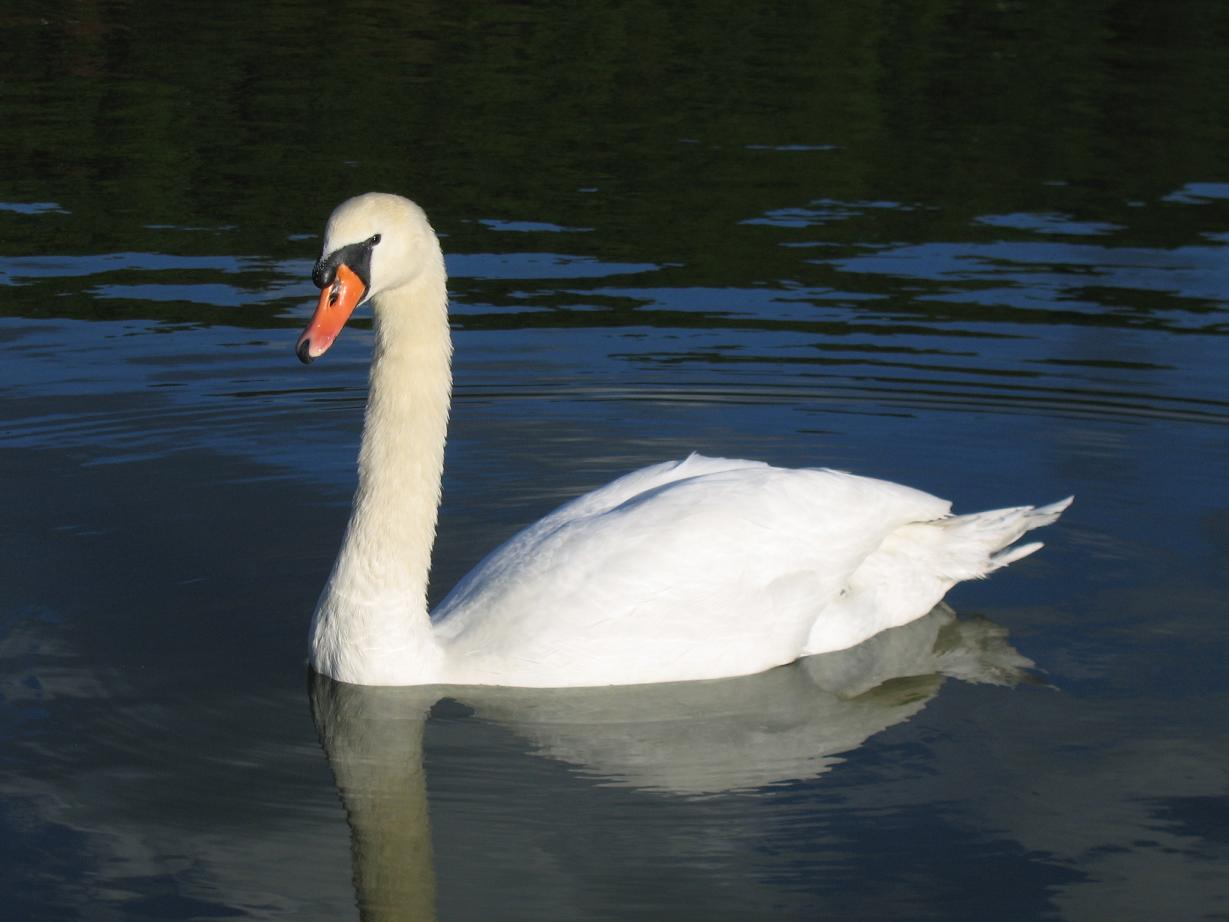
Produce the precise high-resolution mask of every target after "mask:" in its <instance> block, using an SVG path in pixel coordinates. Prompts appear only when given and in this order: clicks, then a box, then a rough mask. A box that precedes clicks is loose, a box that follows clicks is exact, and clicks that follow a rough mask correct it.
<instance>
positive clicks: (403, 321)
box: [297, 193, 1070, 687]
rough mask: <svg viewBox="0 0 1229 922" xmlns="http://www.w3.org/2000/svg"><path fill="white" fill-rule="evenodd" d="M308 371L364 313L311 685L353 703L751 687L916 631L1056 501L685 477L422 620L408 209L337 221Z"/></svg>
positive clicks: (417, 309)
mask: <svg viewBox="0 0 1229 922" xmlns="http://www.w3.org/2000/svg"><path fill="white" fill-rule="evenodd" d="M313 279H314V281H315V282H316V284H317V286H319V287H320V288H321V289H322V291H321V294H320V301H319V304H318V305H317V307H316V312H315V314H314V316H313V317H312V320H311V323H310V324H309V325H308V327H307V329H306V330H305V331H304V332H303V335H302V336H301V337H300V338H299V341H298V346H297V352H298V355H299V358H300V359H302V360H303V361H304V362H311V361H313V360H314V359H316V358H319V357H320V356H321V355H322V354H323V353H324V352H325V350H327V349H328V348H329V346H330V345H332V342H333V340H334V339H335V338H336V336H337V334H338V333H339V332H340V331H341V327H342V325H343V324H344V323H345V322H346V319H347V318H348V317H349V315H350V313H351V311H353V309H354V308H355V307H356V306H357V305H358V304H360V303H362V302H364V301H366V300H368V299H370V300H372V302H373V306H374V312H375V349H374V355H373V357H372V363H371V381H370V391H369V394H368V398H367V411H366V419H365V422H364V427H363V441H362V449H361V451H360V453H359V462H358V489H357V491H356V493H355V496H354V505H353V508H352V510H351V514H350V522H349V524H348V526H347V527H346V533H345V537H344V539H343V541H342V546H341V551H340V553H339V554H338V557H337V562H336V563H335V564H334V566H333V572H332V574H331V575H330V577H329V580H328V583H327V585H326V586H325V588H324V591H323V593H322V594H321V596H320V601H319V602H318V604H317V606H316V611H315V615H314V617H313V619H312V626H311V640H310V658H311V665H312V666H313V667H314V668H315V669H316V670H317V671H318V672H320V673H323V674H324V675H327V676H330V677H332V678H334V679H337V680H339V681H343V682H351V683H357V684H362V685H435V684H456V685H514V686H533V687H566V686H592V685H631V684H640V683H648V682H672V681H683V680H691V679H712V678H720V677H724V676H735V675H746V674H750V673H755V672H760V671H762V670H765V669H769V668H771V667H773V666H779V665H781V664H783V663H789V662H792V661H793V660H796V659H798V658H799V657H801V656H806V655H809V654H813V653H823V652H827V651H831V650H839V649H844V648H846V647H851V646H853V645H855V644H857V643H859V642H860V641H862V640H865V639H866V638H868V637H870V636H872V635H874V634H877V633H878V632H879V631H882V630H884V629H886V628H889V627H894V626H896V625H900V624H904V623H906V622H908V621H912V620H913V619H915V618H919V617H921V616H922V615H925V614H926V613H927V612H928V611H930V609H931V608H932V607H933V606H934V605H935V603H937V602H938V601H939V600H940V598H942V596H943V595H944V593H946V591H947V590H948V589H949V588H950V587H951V586H952V585H953V584H954V583H956V582H958V581H960V580H965V579H971V578H975V577H980V576H985V575H986V574H988V573H990V572H991V571H993V570H996V569H998V568H999V567H1002V566H1005V565H1006V564H1008V563H1011V562H1012V561H1014V560H1018V559H1019V558H1021V557H1024V556H1025V555H1027V554H1030V553H1032V552H1033V551H1035V550H1037V549H1038V548H1039V547H1041V545H1040V544H1025V545H1015V546H1012V545H1013V544H1014V542H1015V541H1016V540H1017V539H1019V538H1020V537H1021V536H1022V535H1023V534H1024V533H1025V532H1027V531H1028V530H1029V529H1032V528H1036V527H1038V526H1041V525H1047V524H1049V523H1051V522H1053V521H1054V520H1055V519H1056V518H1057V517H1058V515H1059V514H1060V513H1061V512H1062V511H1063V509H1065V508H1066V507H1067V505H1068V504H1069V503H1070V499H1067V500H1064V501H1062V502H1059V503H1055V504H1053V505H1050V506H1045V507H1041V508H1034V507H1031V506H1025V507H1019V508H1015V509H1005V510H998V511H994V512H983V513H978V514H975V515H965V516H951V515H950V514H949V512H950V505H949V503H947V502H946V501H944V500H941V499H938V498H937V497H934V496H931V495H929V494H927V493H923V492H920V491H918V490H914V489H911V488H909V487H904V486H900V485H898V484H894V483H887V482H885V481H880V480H871V479H868V478H864V477H856V476H853V475H851V474H845V473H840V472H837V471H830V470H819V469H802V470H786V469H781V468H774V467H770V466H768V465H766V464H763V463H760V462H756V461H736V460H726V459H722V458H705V457H701V456H699V455H692V456H691V457H689V458H686V459H685V460H683V461H674V462H668V463H665V464H658V465H655V466H653V467H647V468H644V469H642V470H639V471H635V472H633V473H631V474H627V475H626V476H624V477H621V478H619V479H618V480H615V481H614V482H613V483H610V484H608V485H607V486H605V487H602V488H600V489H598V490H594V491H593V492H592V493H588V494H585V495H584V496H581V497H579V498H577V499H575V500H573V501H571V502H569V503H567V504H566V505H564V506H562V507H561V508H559V509H557V510H556V511H555V512H553V513H551V514H550V515H548V516H547V517H546V518H544V519H542V520H541V521H540V522H538V523H537V524H535V525H532V526H530V527H529V528H527V529H525V530H524V531H522V532H521V533H520V534H518V535H516V536H515V537H513V538H512V539H511V540H510V541H508V542H507V543H505V544H504V545H503V546H502V547H500V548H498V549H497V550H495V551H494V552H493V553H491V554H490V555H489V556H488V557H487V558H486V559H485V560H483V561H482V562H481V563H480V564H479V565H478V566H477V567H476V568H475V569H474V570H473V571H472V572H471V573H470V574H469V575H468V576H466V577H465V578H464V579H463V580H462V581H461V582H460V583H459V584H458V585H457V587H456V588H455V589H453V591H452V592H451V593H449V595H448V596H447V598H445V599H444V600H443V602H441V603H440V605H439V606H438V608H437V609H436V611H435V612H434V613H433V614H431V615H428V613H427V605H426V597H427V573H428V570H429V568H430V562H431V547H432V544H433V543H434V540H435V525H436V511H437V507H438V504H439V498H440V479H441V476H442V473H443V463H444V439H445V436H446V429H447V422H448V408H449V400H450V391H451V385H452V375H451V370H450V358H451V354H452V341H451V337H450V336H449V331H448V304H447V302H448V296H447V290H446V284H445V281H446V280H445V272H444V257H443V254H442V252H441V250H440V245H439V240H438V238H437V237H436V236H435V233H434V232H433V231H432V229H431V225H430V224H429V223H428V221H427V218H426V215H425V214H424V213H423V212H422V210H421V209H420V208H419V207H418V206H417V205H415V204H414V203H413V202H411V201H409V200H408V199H405V198H402V197H400V196H397V195H388V194H382V193H369V194H367V195H361V196H358V197H356V198H352V199H350V200H348V201H346V202H343V203H342V204H341V205H340V206H338V208H337V209H336V210H335V211H334V212H333V214H332V215H331V216H330V218H329V221H328V226H327V227H326V229H325V235H324V250H323V255H322V256H321V259H320V261H319V262H318V263H317V264H316V268H315V271H314V273H313Z"/></svg>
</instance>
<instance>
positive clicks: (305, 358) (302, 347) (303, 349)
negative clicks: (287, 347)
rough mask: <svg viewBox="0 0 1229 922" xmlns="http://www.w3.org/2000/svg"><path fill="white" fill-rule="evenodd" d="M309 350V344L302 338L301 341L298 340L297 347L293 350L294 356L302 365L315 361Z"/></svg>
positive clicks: (310, 345) (310, 346)
mask: <svg viewBox="0 0 1229 922" xmlns="http://www.w3.org/2000/svg"><path fill="white" fill-rule="evenodd" d="M311 348H312V344H311V342H310V341H309V340H308V339H307V338H306V337H304V338H303V339H301V340H299V345H298V347H297V348H296V349H295V350H294V354H295V355H297V356H298V357H299V361H300V362H302V363H303V364H304V365H310V364H311V363H312V362H314V361H316V358H315V356H313V355H312V354H311Z"/></svg>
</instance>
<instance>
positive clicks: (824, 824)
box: [0, 0, 1229, 920]
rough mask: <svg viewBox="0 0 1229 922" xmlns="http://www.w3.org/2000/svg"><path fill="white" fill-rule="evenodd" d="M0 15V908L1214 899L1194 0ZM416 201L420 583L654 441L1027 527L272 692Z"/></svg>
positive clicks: (1205, 355) (672, 912)
mask: <svg viewBox="0 0 1229 922" xmlns="http://www.w3.org/2000/svg"><path fill="white" fill-rule="evenodd" d="M53 7H54V8H53V9H49V10H43V9H42V8H29V9H22V10H15V9H14V10H11V11H9V12H6V13H4V14H3V22H4V25H5V30H6V39H7V41H6V61H5V64H4V65H3V67H4V70H5V76H4V78H3V80H2V81H0V105H2V107H3V108H2V109H0V111H3V113H4V121H5V131H4V132H3V133H2V134H0V158H2V162H3V170H2V171H0V343H2V344H3V359H2V362H0V385H2V387H0V477H2V481H3V483H4V486H5V488H6V489H5V498H4V501H3V504H2V511H0V587H2V588H0V694H2V700H0V765H2V766H3V771H2V773H0V792H2V799H0V903H2V904H3V905H4V906H5V907H6V908H5V910H4V914H5V917H6V918H12V919H21V920H77V919H81V920H112V919H155V920H181V919H209V918H238V919H296V920H300V919H302V920H315V919H321V920H323V919H330V920H332V919H356V918H363V919H371V920H376V919H379V920H386V919H404V920H409V919H414V920H419V919H433V918H439V919H445V920H447V919H526V920H546V919H559V920H580V919H697V920H712V919H777V918H780V919H794V918H820V917H824V918H831V917H836V918H851V919H902V920H904V919H931V918H933V919H961V920H963V919H967V920H984V919H1113V920H1122V919H1162V918H1164V919H1178V918H1181V919H1197V918H1209V919H1210V918H1229V834H1227V830H1229V793H1227V792H1229V784H1227V782H1229V778H1227V766H1229V731H1227V730H1226V728H1227V727H1229V669H1227V667H1226V663H1227V662H1229V627H1227V625H1229V611H1227V610H1226V609H1227V607H1229V606H1227V604H1226V599H1227V594H1226V588H1227V579H1226V572H1227V569H1229V568H1227V565H1229V485H1227V483H1226V470H1229V361H1227V360H1226V356H1225V346H1226V343H1229V338H1227V336H1229V107H1226V105H1225V100H1226V98H1229V66H1227V64H1226V58H1225V50H1224V49H1225V48H1226V47H1229V8H1226V7H1225V6H1224V5H1223V4H1219V3H1214V2H1176V3H1169V4H1165V5H1164V7H1163V8H1162V7H1160V6H1158V5H1156V4H1150V3H1144V2H1105V0H1094V2H1090V3H1081V4H1068V5H1055V4H1039V3H1032V2H1020V3H1015V2H1012V3H998V4H982V3H957V2H933V3H925V4H917V5H912V6H902V5H899V4H888V3H867V4H859V5H857V7H856V9H852V8H845V7H842V6H840V5H831V4H813V5H810V6H808V5H803V4H799V5H795V6H792V7H791V6H781V7H775V6H767V5H765V6H759V5H755V4H736V3H724V2H722V3H713V4H710V5H708V6H705V7H703V8H696V9H693V10H690V11H688V12H683V11H681V10H675V9H672V8H670V7H669V6H668V5H660V6H659V5H650V4H628V5H614V6H610V5H605V4H599V3H593V2H580V3H576V4H572V5H570V6H569V7H568V8H567V9H566V11H565V10H563V9H562V8H559V9H551V8H549V7H547V6H546V5H537V4H522V3H484V4H446V5H440V6H439V7H438V8H437V7H436V6H433V5H430V4H425V3H406V4H395V5H394V4H377V3H361V4H342V5H332V6H329V7H319V8H317V7H315V6H312V5H310V4H306V3H303V2H301V0H286V2H280V3H276V4H270V5H268V6H266V7H262V8H261V9H260V11H259V12H258V13H254V12H253V8H252V7H251V6H250V5H249V4H239V3H219V4H211V5H210V6H209V8H208V11H207V12H206V11H205V8H204V7H200V6H199V5H196V4H177V3H169V4H160V5H151V4H131V3H126V2H114V3H78V4H56V5H53ZM368 189H382V190H388V191H397V192H402V193H404V194H407V195H410V196H411V197H414V198H415V199H416V200H418V201H419V202H420V203H421V204H422V205H423V206H424V207H425V208H426V209H427V211H428V213H429V214H430V215H431V217H432V219H433V221H434V223H435V226H436V227H437V229H438V230H439V231H440V232H441V235H442V236H443V240H444V246H445V249H446V251H447V253H448V265H449V270H450V275H451V281H450V290H451V295H452V312H453V318H454V333H455V345H456V368H455V371H456V400H455V403H454V411H453V421H452V425H451V430H450V441H449V445H448V455H447V472H446V475H445V498H444V506H443V509H442V513H441V520H440V534H439V541H438V543H437V547H436V557H435V560H436V562H435V566H434V569H433V588H432V594H433V597H434V598H439V597H440V596H442V594H443V593H444V592H445V591H446V590H447V589H448V587H449V586H451V585H452V583H453V582H454V581H455V580H456V579H457V578H458V577H459V576H460V575H462V574H463V573H464V572H466V571H467V570H468V569H469V567H470V566H472V565H473V564H474V563H475V562H476V561H477V560H478V559H479V558H480V557H481V556H482V555H483V554H484V553H485V551H486V550H488V549H490V548H491V547H492V546H494V545H495V544H496V543H497V542H499V541H500V540H502V539H503V538H505V537H507V536H508V535H510V534H511V533H512V532H513V531H515V530H516V529H517V528H518V527H520V526H522V525H524V524H526V523H528V522H530V521H532V520H534V519H536V518H537V517H538V516H540V515H541V514H543V513H545V512H546V511H548V510H549V509H550V508H552V507H553V505H555V504H556V503H558V502H559V501H561V500H562V499H565V498H567V497H571V496H573V495H576V494H577V493H579V492H581V491H583V490H585V489H587V488H590V487H592V486H595V485H598V484H600V483H603V482H605V481H606V480H608V479H609V478H611V477H613V476H615V475H617V474H618V473H620V472H623V471H625V470H628V469H630V468H632V467H635V466H638V465H641V464H646V463H650V462H653V461H659V460H665V459H669V458H673V457H680V456H682V455H685V454H686V453H687V452H690V451H693V450H695V451H701V452H704V453H706V454H717V455H721V454H724V455H732V456H739V457H755V458H762V459H765V460H768V461H771V462H774V463H777V464H783V465H822V466H832V467H838V468H844V469H849V470H854V471H857V472H860V473H865V474H870V475H874V476H880V477H886V478H889V479H894V480H900V481H903V482H906V483H909V484H912V485H914V486H918V487H921V488H924V489H927V490H929V491H931V492H934V493H938V494H940V495H943V496H950V497H952V498H954V499H955V500H956V503H957V508H958V510H963V511H973V510H976V509H981V508H993V507H996V506H1002V505H1009V504H1016V503H1022V502H1042V501H1051V500H1055V499H1058V498H1060V497H1062V496H1065V495H1067V494H1070V493H1074V494H1076V496H1077V502H1076V505H1075V506H1073V507H1072V509H1071V510H1070V511H1069V512H1068V513H1067V514H1066V515H1065V516H1064V518H1063V519H1062V521H1061V522H1060V523H1059V524H1058V525H1056V526H1054V527H1052V528H1049V529H1047V530H1046V532H1045V534H1044V536H1043V537H1044V540H1045V541H1046V543H1047V547H1046V548H1045V550H1044V551H1042V552H1041V553H1040V554H1038V555H1036V556H1035V557H1032V558H1030V559H1029V560H1027V561H1024V562H1021V563H1019V564H1017V565H1015V566H1013V567H1011V568H1010V569H1009V570H1007V571H1005V572H1002V573H999V574H996V575H995V577H994V578H993V579H991V580H989V581H985V582H980V583H977V584H974V585H963V586H960V587H957V589H956V590H955V591H953V592H952V593H951V594H950V596H949V598H948V603H949V605H950V606H951V607H950V609H938V610H936V611H935V612H933V613H932V614H931V615H930V616H928V617H927V618H926V619H924V620H922V621H920V622H917V623H915V624H914V625H911V626H909V627H907V628H904V629H900V630H898V631H896V632H890V633H889V634H885V635H881V636H880V637H878V638H875V639H873V640H872V641H870V642H869V643H868V644H866V645H864V646H863V647H861V648H857V649H855V650H852V651H846V652H844V653H840V654H834V655H831V656H826V657H818V658H814V659H812V660H810V661H807V662H803V663H800V664H796V665H795V666H792V667H787V668H784V669H780V670H774V671H773V672H770V673H767V674H765V675H762V676H758V677H748V678H742V679H736V680H730V681H726V682H715V683H698V684H694V685H675V686H659V687H650V688H643V689H622V690H589V691H586V692H554V693H550V694H545V693H535V692H527V691H520V692H513V691H509V692H507V693H497V692H486V693H482V694H464V695H462V694H456V695H452V696H444V697H440V696H439V695H438V694H436V693H434V692H432V690H380V689H369V690H364V689H355V688H351V687H342V686H337V685H334V684H332V683H329V682H324V681H320V680H315V681H309V680H308V676H307V675H306V671H305V667H304V654H305V639H306V630H307V624H308V619H309V617H310V614H311V609H312V605H313V603H314V601H315V598H316V595H317V593H318V592H319V590H320V587H321V585H322V582H323V580H324V578H325V576H326V575H327V572H328V568H329V566H330V564H331V561H332V557H333V554H334V553H335V550H336V547H337V543H338V541H339V538H340V534H341V530H342V527H343V525H344V523H345V518H346V515H347V511H348V505H349V497H350V492H351V491H352V489H353V483H354V469H353V465H354V459H355V454H356V449H357V439H358V434H359V427H360V424H361V410H362V404H363V400H364V397H365V388H366V379H365V374H366V363H367V360H368V357H369V351H370V325H369V320H368V318H366V317H365V316H361V317H360V318H359V319H358V321H357V322H356V323H355V324H354V325H353V326H352V327H351V328H349V329H348V330H347V331H346V332H345V333H344V334H343V336H342V338H341V340H340V341H339V343H338V345H337V346H336V347H335V348H334V349H333V350H332V352H330V354H329V355H328V356H327V358H326V359H325V360H323V361H321V362H319V363H317V364H315V365H313V366H312V367H310V368H305V367H302V366H300V365H299V363H298V362H297V361H296V360H295V357H294V353H293V346H294V342H295V338H296V336H297V333H298V331H299V330H300V329H301V328H302V326H303V325H304V323H305V321H306V318H307V316H308V313H309V312H310V307H311V305H312V304H313V303H314V297H315V290H314V288H313V287H312V285H311V282H310V279H309V275H310V269H311V265H312V262H313V261H314V260H315V258H316V257H317V256H318V255H319V246H320V238H319V233H320V231H321V229H322V226H323V222H324V219H325V218H326V217H327V215H328V213H329V211H330V210H331V209H332V208H333V206H334V205H335V204H337V203H338V202H339V201H340V200H342V199H343V198H345V197H346V196H348V195H351V194H354V193H357V192H362V191H366V190H368Z"/></svg>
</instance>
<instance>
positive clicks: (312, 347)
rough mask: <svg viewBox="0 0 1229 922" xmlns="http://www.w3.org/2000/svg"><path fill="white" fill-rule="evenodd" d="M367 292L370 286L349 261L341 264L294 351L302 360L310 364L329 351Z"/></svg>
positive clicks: (322, 294)
mask: <svg viewBox="0 0 1229 922" xmlns="http://www.w3.org/2000/svg"><path fill="white" fill-rule="evenodd" d="M366 292H367V286H366V285H364V284H363V280H362V279H360V278H359V277H358V275H357V274H356V273H355V272H354V270H353V269H351V268H350V267H349V266H347V265H346V264H345V263H342V264H341V265H339V266H338V267H337V275H336V277H335V278H334V279H333V284H331V285H327V286H325V288H324V290H323V291H321V292H320V301H319V302H318V303H317V304H316V313H315V314H313V315H312V320H311V323H309V324H308V325H307V329H306V330H304V331H303V335H302V336H300V337H299V343H298V345H297V346H295V350H294V351H295V354H296V355H298V357H299V361H300V362H302V363H303V364H304V365H308V364H310V363H312V362H314V361H315V360H316V359H318V358H320V356H322V355H324V353H326V352H328V351H329V346H331V345H333V340H335V339H336V338H337V334H338V333H340V332H341V328H342V327H344V326H345V325H346V321H347V320H349V319H350V315H351V314H352V313H354V308H355V307H356V306H357V305H358V302H359V301H361V300H363V295H364V294H365V293H366Z"/></svg>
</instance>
